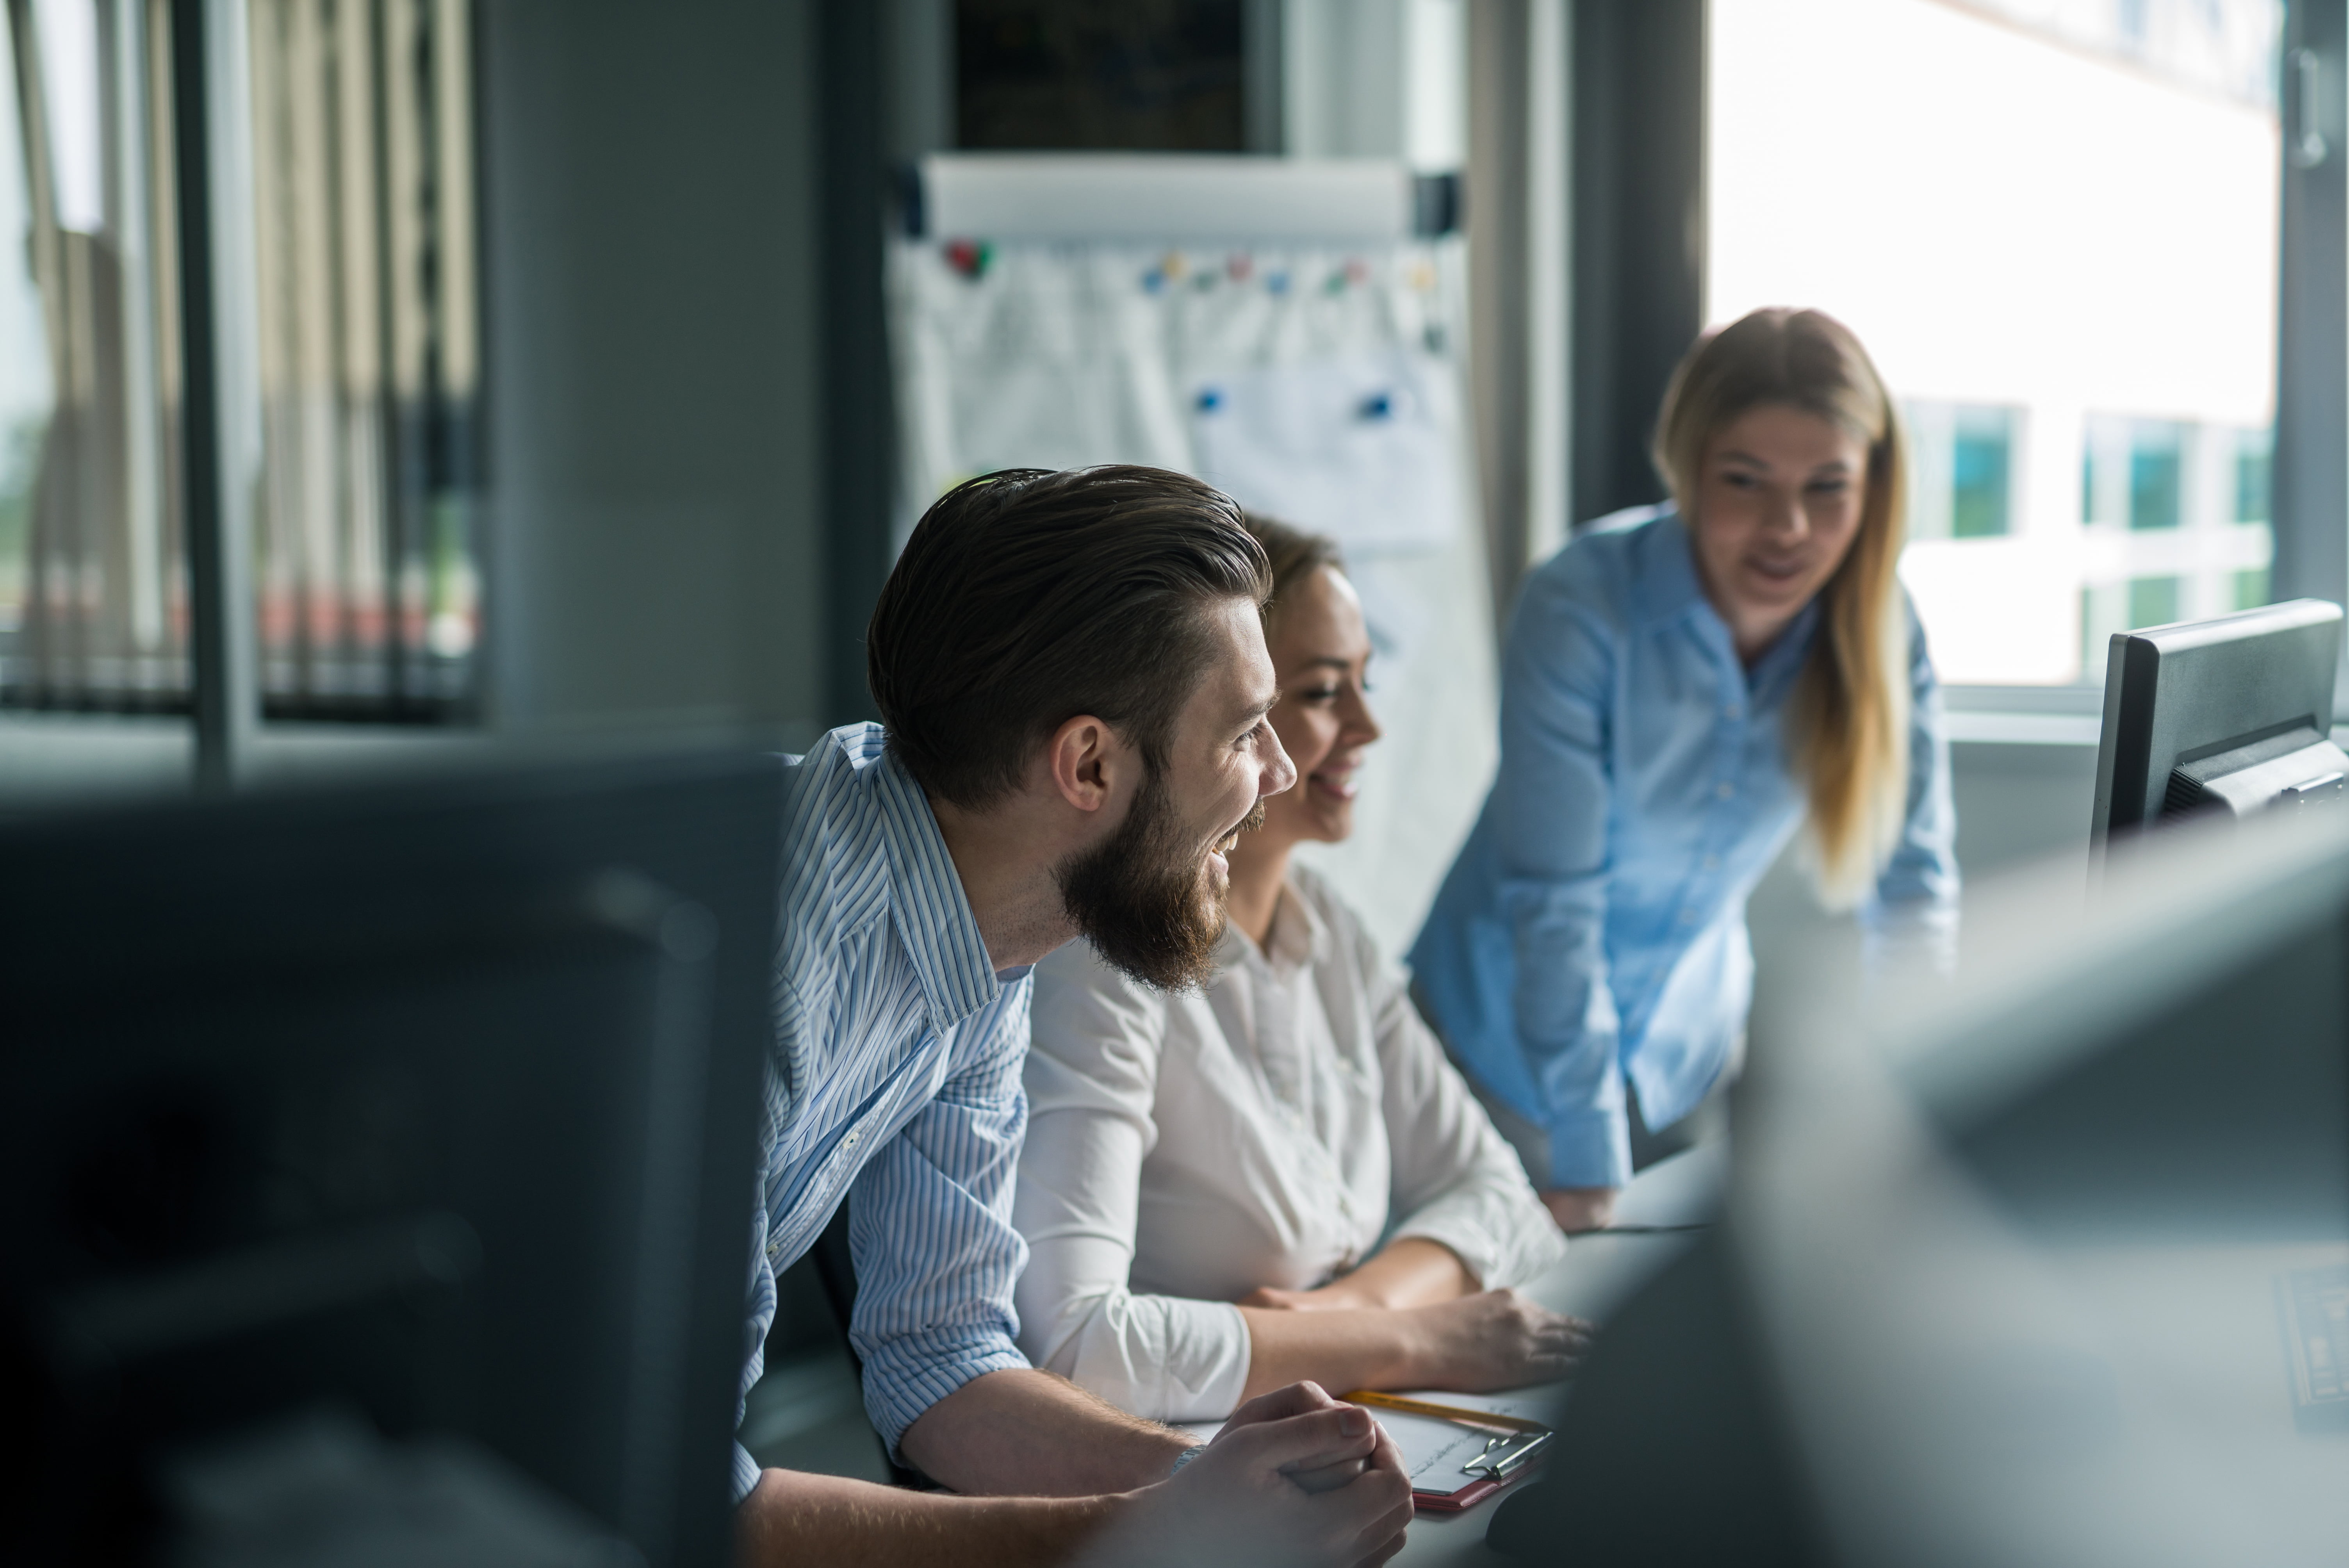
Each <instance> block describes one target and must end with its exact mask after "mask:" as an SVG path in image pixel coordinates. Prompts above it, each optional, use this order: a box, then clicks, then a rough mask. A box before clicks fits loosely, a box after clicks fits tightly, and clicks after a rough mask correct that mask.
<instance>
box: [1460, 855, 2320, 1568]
mask: <svg viewBox="0 0 2349 1568" xmlns="http://www.w3.org/2000/svg"><path fill="white" fill-rule="evenodd" d="M1964 923H1965V934H1966V936H1965V945H1964V951H1963V953H1962V954H1961V958H1960V961H1959V965H1958V968H1957V970H1956V973H1955V974H1954V975H1949V976H1940V975H1934V974H1930V973H1927V972H1922V971H1920V972H1918V973H1916V974H1912V975H1904V976H1886V975H1878V976H1875V977H1874V978H1872V979H1868V978H1864V977H1863V975H1861V974H1860V973H1858V972H1857V971H1856V970H1854V969H1853V967H1852V966H1851V964H1850V954H1849V952H1848V950H1847V948H1845V947H1842V946H1839V945H1836V944H1823V946H1822V947H1821V949H1820V950H1819V951H1818V952H1817V953H1816V954H1814V955H1811V957H1810V958H1808V959H1807V960H1804V961H1797V962H1796V963H1795V965H1793V966H1792V971H1793V972H1792V973H1790V974H1789V975H1786V976H1785V977H1784V979H1783V981H1782V983H1781V984H1780V985H1777V986H1776V987H1775V988H1774V989H1773V991H1772V993H1771V995H1770V996H1769V997H1767V998H1765V999H1764V1002H1763V1003H1762V1004H1760V1005H1757V1008H1756V1013H1755V1016H1754V1047H1753V1052H1752V1055H1751V1057H1749V1063H1750V1066H1749V1070H1748V1073H1747V1076H1746V1078H1745V1079H1744V1081H1743V1082H1742V1083H1741V1084H1740V1085H1739V1088H1738V1102H1737V1120H1736V1131H1735V1138H1734V1140H1733V1145H1732V1149H1731V1155H1732V1175H1731V1179H1730V1182H1729V1187H1728V1197H1727V1202H1726V1212H1725V1216H1724V1220H1723V1223H1721V1224H1720V1225H1718V1226H1717V1227H1716V1228H1715V1229H1714V1230H1713V1231H1712V1232H1710V1233H1706V1234H1705V1235H1704V1236H1702V1238H1700V1239H1699V1240H1698V1241H1697V1242H1696V1243H1695V1244H1693V1245H1692V1246H1691V1247H1690V1249H1689V1250H1688V1251H1687V1252H1686V1253H1683V1254H1682V1257H1681V1258H1680V1259H1679V1261H1678V1262H1676V1263H1675V1264H1673V1265H1672V1266H1671V1268H1670V1269H1668V1270H1667V1271H1665V1272H1664V1273H1663V1274H1660V1275H1659V1276H1658V1277H1657V1278H1656V1280H1655V1281H1654V1282H1653V1284H1651V1286H1650V1287H1649V1288H1648V1289H1647V1290H1646V1291H1644V1292H1643V1293H1641V1295H1639V1296H1638V1297H1636V1298H1635V1299H1633V1300H1631V1301H1630V1302H1629V1303H1627V1304H1626V1305H1624V1306H1623V1307H1622V1308H1621V1309H1619V1311H1618V1312H1617V1313H1616V1314H1615V1315H1613V1316H1612V1317H1610V1319H1609V1321H1608V1322H1607V1323H1606V1324H1605V1325H1604V1326H1602V1328H1601V1331H1600V1333H1599V1337H1598V1340H1597V1344H1596V1346H1595V1347H1594V1350H1593V1353H1592V1356H1591V1357H1590V1358H1589V1360H1588V1362H1587V1363H1586V1364H1585V1366H1584V1367H1583V1368H1582V1369H1581V1371H1580V1372H1579V1373H1578V1377H1577V1379H1576V1382H1575V1384H1574V1386H1573V1387H1572V1390H1571V1392H1570V1393H1569V1394H1568V1396H1567V1398H1566V1399H1565V1401H1564V1404H1563V1408H1562V1409H1561V1410H1560V1412H1559V1414H1558V1417H1557V1426H1558V1438H1557V1440H1556V1442H1554V1443H1553V1445H1552V1458H1551V1460H1550V1470H1549V1474H1548V1479H1547V1482H1546V1483H1544V1484H1543V1485H1542V1487H1541V1489H1540V1490H1538V1491H1535V1490H1530V1489H1529V1490H1527V1491H1525V1493H1524V1495H1522V1496H1520V1497H1519V1498H1517V1499H1516V1500H1515V1501H1513V1502H1510V1503H1507V1504H1505V1505H1504V1507H1503V1508H1502V1510H1500V1511H1499V1513H1500V1517H1498V1518H1496V1519H1495V1522H1494V1524H1493V1526H1492V1533H1491V1535H1490V1536H1489V1537H1488V1541H1489V1542H1491V1543H1492V1544H1494V1545H1495V1547H1496V1548H1498V1549H1500V1550H1503V1551H1504V1552H1506V1553H1509V1554H1513V1555H1515V1556H1516V1557H1518V1558H1519V1559H1520V1560H1524V1561H1528V1562H1540V1563H1587V1562H1612V1561H1625V1562H1641V1563H1687V1564H1691V1565H1692V1568H1693V1565H1696V1564H1702V1563H1720V1562H1738V1563H1790V1564H1792V1563H1801V1564H1810V1563H1902V1564H1908V1563H1951V1564H1957V1563H2002V1564H2010V1563H2012V1564H2045V1565H2047V1568H2055V1565H2057V1564H2064V1563H2086V1562H2115V1563H2132V1564H2137V1565H2141V1568H2153V1565H2156V1564H2159V1565H2163V1568H2168V1565H2171V1564H2176V1565H2178V1568H2186V1565H2188V1564H2199V1563H2212V1562H2226V1561H2233V1560H2236V1559H2238V1558H2245V1557H2248V1558H2250V1559H2255V1560H2256V1561H2258V1562H2259V1563H2261V1564H2262V1565H2263V1568H2267V1565H2279V1568H2280V1565H2283V1564H2292V1565H2296V1568H2297V1565H2305V1568H2320V1565H2322V1568H2330V1565H2332V1564H2335V1563H2339V1562H2340V1561H2341V1558H2342V1544H2343V1542H2344V1541H2349V1488H2344V1487H2343V1486H2342V1484H2341V1478H2342V1476H2343V1475H2344V1473H2349V1472H2345V1471H2344V1464H2345V1463H2349V979H2345V978H2344V976H2349V967H2344V963H2343V955H2344V952H2349V811H2324V812H2320V813H2315V814H2313V815H2311V816H2309V817H2305V818H2299V817H2295V816H2292V815H2291V814H2287V813H2285V812H2282V811H2271V812H2267V813H2262V814H2260V815H2258V816H2255V817H2253V818H2251V819H2250V820H2245V821H2242V822H2240V823H2221V822H2218V821H2205V822H2201V823H2199V824H2188V825H2186V826H2183V827H2179V828H2178V829H2176V830H2168V831H2164V832H2162V833H2159V834H2156V835H2153V836H2151V837H2149V838H2148V839H2147V841H2145V842H2144V843H2143V844H2141V845H2139V846H2137V849H2136V851H2135V852H2134V853H2131V854H2129V855H2126V856H2116V857H2114V859H2113V861H2112V862H2111V864H2110V865H2109V867H2108V868H2107V872H2106V875H2105V876H2103V877H2101V878H2099V879H2096V880H2095V882H2094V883H2092V884H2091V883H2085V882H2083V879H2082V878H2081V877H2080V874H2079V867H2078V865H2077V863H2076V862H2075V861H2070V860H2069V859H2068V858H2067V859H2065V860H2063V861H2054V862H2050V863H2048V864H2046V865H2043V866H2039V867H2033V868H2027V869H2024V870H2022V871H2018V872H2009V873H2006V874H2003V875H1997V876H1992V877H1988V878H1984V879H1982V880H1981V881H1980V882H1977V883H1975V884H1973V885H1971V886H1970V887H1969V889H1968V890H1967V895H1966V906H1965V910H1964Z"/></svg>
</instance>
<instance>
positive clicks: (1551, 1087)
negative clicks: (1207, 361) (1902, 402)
mask: <svg viewBox="0 0 2349 1568" xmlns="http://www.w3.org/2000/svg"><path fill="white" fill-rule="evenodd" d="M1653 455H1654V460H1655V464H1656V469H1657V471H1658V472H1659V473H1660V474H1661V476H1662V478H1663V480H1664V482H1665V485H1666V486H1667V488H1668V489H1669V490H1670V492H1671V497H1672V502H1671V505H1670V506H1666V507H1652V508H1641V509H1639V510H1638V511H1631V512H1625V513H1619V514H1617V515H1616V516H1613V517H1609V518H1604V519H1601V520H1599V521H1598V522H1597V523H1594V524H1593V525H1591V527H1590V528H1589V529H1588V530H1587V531H1584V532H1582V533H1581V534H1580V535H1579V536H1578V537H1577V538H1576V539H1575V540H1574V541H1573V542H1571V543H1570V544H1568V546H1567V547H1566V548H1565V549H1563V550H1561V551H1560V552H1558V553H1557V555H1555V556H1553V557H1551V558H1550V560H1548V561H1547V562H1544V563H1543V564H1542V565H1541V566H1540V567H1539V568H1537V570H1536V571H1535V572H1534V573H1533V574H1532V576H1531V577H1530V578H1529V579H1528V581H1527V583H1526V589H1525V593H1524V596H1523V598H1522V599H1521V601H1520V602H1519V603H1518V605H1517V609H1516V615H1515V617H1514V619H1513V620H1512V622H1511V624H1510V627H1509V633H1508V638H1507V647H1506V662H1505V668H1504V673H1503V677H1502V682H1503V684H1502V697H1501V764H1500V771H1499V774H1498V777H1497V778H1496V779H1495V781H1494V785H1493V789H1492V793H1491V795H1490V796H1489V797H1488V798H1487V799H1486V800H1485V809H1484V813H1483V815H1482V816H1481V817H1480V818H1479V820H1478V821H1477V823H1476V826H1475V830H1474V831H1473V832H1472V833H1471V834H1470V836H1469V839H1468V842H1467V844H1466V845H1465V847H1464V848H1463V849H1462V851H1461V852H1460V857H1459V859H1458V861H1456V862H1454V866H1453V868H1452V871H1451V873H1450V875H1449V876H1448V877H1447V878H1446V880H1445V882H1444V887H1443V890H1442V891H1441V892H1439V893H1438V894H1437V897H1436V902H1435V905H1434V907H1433V911H1432V912H1431V913H1430V914H1429V916H1428V919H1427V923H1426V926H1425V927H1424V929H1423V930H1422V932H1421V933H1420V936H1419V940H1418V942H1417V943H1416V944H1415V945H1414V946H1413V950H1412V954H1411V964H1412V968H1413V975H1414V985H1415V988H1416V991H1417V994H1418V997H1419V1000H1420V1002H1421V1004H1422V1006H1424V1007H1425V1008H1426V1009H1427V1010H1428V1012H1429V1014H1430V1016H1432V1017H1433V1020H1434V1022H1435V1024H1436V1026H1437V1027H1438V1028H1439V1029H1440V1030H1442V1032H1443V1034H1444V1038H1445V1043H1446V1044H1447V1045H1448V1046H1449V1047H1451V1049H1452V1050H1453V1052H1454V1057H1455V1059H1456V1060H1457V1061H1459V1063H1460V1064H1461V1065H1462V1067H1463V1068H1464V1069H1465V1071H1466V1073H1467V1076H1468V1078H1469V1079H1470V1081H1471V1082H1472V1083H1473V1084H1474V1085H1475V1087H1476V1088H1477V1091H1478V1094H1479V1098H1481V1099H1484V1101H1485V1104H1486V1106H1487V1108H1488V1109H1490V1110H1492V1112H1493V1115H1494V1119H1495V1122H1496V1123H1497V1124H1498V1125H1499V1126H1500V1127H1501V1129H1502V1130H1503V1131H1504V1132H1505V1133H1506V1134H1507V1135H1508V1137H1509V1139H1510V1141H1511V1142H1512V1143H1514V1144H1515V1145H1516V1148H1517V1151H1518V1153H1519V1155H1520V1156H1521V1157H1522V1158H1523V1159H1524V1160H1525V1161H1526V1170H1527V1171H1528V1173H1529V1174H1531V1175H1532V1177H1533V1179H1534V1183H1535V1185H1536V1186H1537V1187H1538V1188H1540V1189H1541V1191H1542V1198H1543V1201H1544V1202H1545V1203H1547V1205H1548V1207H1549V1209H1550V1212H1551V1213H1552V1214H1553V1215H1554V1216H1555V1217H1556V1218H1557V1222H1558V1223H1559V1224H1560V1225H1561V1226H1563V1227H1564V1228H1565V1229H1567V1230H1568V1231H1570V1232H1571V1231H1580V1230H1587V1229H1590V1228H1592V1227H1595V1226H1598V1225H1603V1224H1604V1223H1606V1222H1607V1220H1608V1218H1609V1215H1610V1214H1611V1212H1612V1211H1613V1207H1614V1197H1615V1192H1616V1191H1617V1190H1618V1189H1619V1188H1620V1187H1621V1186H1622V1185H1623V1184H1624V1182H1625V1181H1627V1180H1628V1179H1629V1177H1630V1174H1631V1171H1632V1169H1633V1164H1634V1160H1633V1148H1632V1145H1633V1141H1634V1137H1635V1135H1636V1136H1637V1137H1638V1138H1639V1139H1640V1141H1641V1142H1643V1143H1644V1142H1646V1141H1647V1140H1649V1139H1650V1138H1651V1136H1652V1135H1651V1132H1650V1130H1664V1129H1667V1128H1670V1127H1671V1126H1672V1124H1674V1123H1678V1122H1681V1121H1682V1119H1684V1118H1687V1117H1688V1116H1689V1114H1690V1113H1691V1112H1692V1110H1694V1109H1696V1108H1697V1106H1698V1105H1699V1104H1700V1102H1702V1100H1703V1099H1705V1097H1706V1095H1707V1094H1708V1092H1709V1091H1711V1090H1712V1088H1713V1086H1714V1085H1715V1084H1716V1082H1717V1081H1719V1080H1720V1079H1721V1078H1723V1074H1724V1072H1725V1071H1727V1070H1728V1069H1730V1068H1732V1067H1733V1058H1734V1057H1735V1055H1736V1054H1737V1052H1738V1050H1739V1049H1740V1047H1741V1046H1742V1042H1743V1040H1744V1028H1745V1015H1746V1009H1747V1006H1748V1004H1749V1003H1750V1001H1751V999H1752V995H1753V978H1754V958H1753V952H1752V949H1751V947H1750V945H1749V944H1748V942H1747V939H1746V930H1745V898H1746V895H1747V894H1748V893H1749V892H1752V891H1753V888H1754V882H1756V881H1758V880H1759V879H1760V877H1761V876H1762V873H1763V872H1764V871H1765V870H1767V869H1768V867H1769V865H1770V862H1771V861H1773V860H1774V859H1775V858H1776V856H1777V854H1778V852H1779V851H1780V850H1781V849H1782V848H1784V847H1785V843H1786V841H1787V840H1788V839H1789V837H1790V836H1792V835H1793V834H1795V832H1797V831H1798V830H1799V831H1802V832H1804V833H1805V834H1806V839H1807V842H1806V850H1807V852H1808V856H1809V860H1810V863H1811V866H1812V868H1813V872H1814V876H1815V878H1816V884H1817V886H1818V889H1819V891H1820V892H1821V893H1822V894H1823V896H1824V897H1825V899H1826V902H1827V903H1829V905H1830V907H1842V908H1852V907H1855V906H1857V908H1858V909H1859V911H1860V913H1861V917H1862V919H1863V920H1864V921H1865V922H1866V923H1868V924H1869V925H1870V926H1871V927H1872V928H1874V929H1875V930H1877V931H1878V932H1883V931H1886V930H1890V929H1895V928H1898V927H1899V926H1901V925H1904V924H1905V925H1908V926H1910V927H1912V928H1913V929H1916V930H1919V931H1924V932H1931V931H1936V930H1940V931H1947V930H1949V929H1951V922H1952V921H1953V919H1954V914H1953V901H1954V900H1955V897H1956V894H1957V883H1958V873H1957V864H1956V861H1955V858H1954V856H1953V854H1952V852H1951V851H1952V844H1953V841H1954V839H1955V834H1956V820H1955V816H1954V813H1953V812H1952V810H1951V803H1950V767H1949V747H1948V744H1947V740H1946V738H1945V737H1944V736H1943V734H1942V728H1941V714H1940V700H1939V696H1938V694H1937V687H1936V686H1935V684H1934V679H1933V665H1932V661H1931V659H1930V657H1929V656H1928V655H1927V654H1926V650H1925V638H1924V634H1923V632H1922V631H1921V630H1920V628H1919V626H1918V624H1917V621H1916V617H1915V615H1914V614H1913V613H1912V612H1911V609H1910V607H1909V603H1908V600H1907V597H1906V595H1905V594H1904V593H1902V591H1901V588H1900V585H1899V579H1898V578H1897V577H1896V576H1895V575H1894V568H1895V566H1896V565H1897V564H1898V562H1899V556H1900V543H1901V500H1902V497H1901V484H1902V471H1901V469H1902V454H1901V441H1900V431H1899V423H1898V421H1897V419H1896V418H1895V417H1894V412H1893V407H1892V402H1891V399H1890V397H1889V396H1888V394H1887V393H1886V391H1885V388H1884V383H1883V381H1882V380H1881V379H1880V378H1879V377H1878V375H1877V373H1876V368H1875V366H1873V365H1872V364H1870V363H1869V361H1868V355H1867V352H1866V351H1865V350H1864V349H1862V348H1861V346H1860V345H1859V342H1858V340H1857V338H1855V337H1854V336H1853V335H1852V334H1851V332H1850V330H1849V329H1848V328H1847V327H1845V326H1844V325H1842V324H1841V323H1839V322H1837V321H1836V320H1834V319H1833V318H1831V317H1829V316H1826V315H1821V314H1820V313H1819V312H1817V311H1807V310H1800V311H1798V310H1778V309H1774V310H1761V311H1756V312H1754V314H1753V315H1748V316H1746V317H1745V318H1744V319H1743V320H1741V321H1738V322H1737V323H1735V324H1734V325H1730V326H1728V327H1724V328H1723V329H1722V330H1721V331H1719V332H1717V333H1715V334H1713V335H1710V336H1708V337H1706V338H1703V339H1702V340H1700V341H1699V342H1698V344H1697V345H1696V346H1695V347H1693V348H1692V349H1691V350H1690V352H1689V355H1688V356H1687V358H1685V359H1684V360H1682V363H1681V366H1680V368H1679V369H1678V370H1677V371H1676V372H1675V373H1674V375H1673V377H1672V382H1671V387H1670V388H1669V389H1668V390H1667V392H1666V393H1665V396H1664V407H1663V411H1662V414H1661V417H1660V418H1659V419H1658V422H1657V428H1656V437H1655V443H1654V448H1653Z"/></svg>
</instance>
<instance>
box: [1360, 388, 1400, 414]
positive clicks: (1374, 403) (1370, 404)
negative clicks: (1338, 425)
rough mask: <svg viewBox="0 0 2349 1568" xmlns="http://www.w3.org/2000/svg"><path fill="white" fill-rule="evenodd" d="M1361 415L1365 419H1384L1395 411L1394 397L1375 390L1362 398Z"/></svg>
mask: <svg viewBox="0 0 2349 1568" xmlns="http://www.w3.org/2000/svg"><path fill="white" fill-rule="evenodd" d="M1393 412H1394V399H1392V397H1388V396H1387V395H1386V394H1385V393H1383V392H1373V393H1371V395H1370V396H1369V397H1365V398H1363V399H1362V407H1361V416H1362V418H1365V419H1383V418H1387V417H1388V416H1390V415H1392V413H1393Z"/></svg>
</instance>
